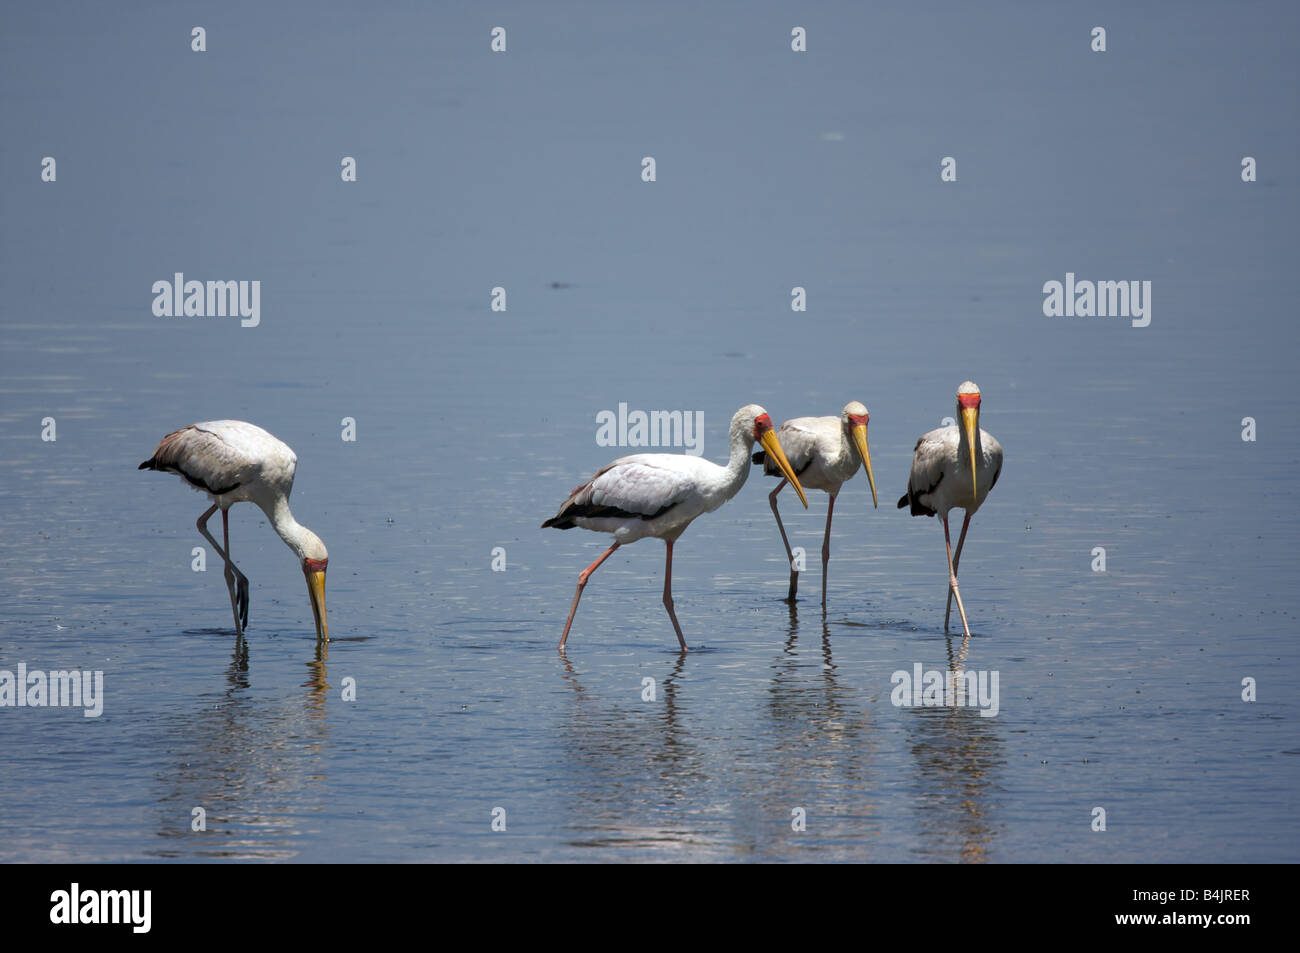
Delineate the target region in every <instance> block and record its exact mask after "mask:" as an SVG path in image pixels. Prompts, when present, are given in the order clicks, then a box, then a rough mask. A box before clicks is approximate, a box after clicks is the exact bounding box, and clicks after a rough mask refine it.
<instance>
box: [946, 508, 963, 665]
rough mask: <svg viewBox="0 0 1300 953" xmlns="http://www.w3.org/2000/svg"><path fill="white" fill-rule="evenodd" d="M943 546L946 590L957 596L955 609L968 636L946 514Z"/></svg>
mask: <svg viewBox="0 0 1300 953" xmlns="http://www.w3.org/2000/svg"><path fill="white" fill-rule="evenodd" d="M943 546H944V549H945V550H947V552H948V591H949V592H951V593H952V594H953V595H954V596H956V597H957V611H958V612H960V613H961V627H962V629H963V630H965V632H966V638H968V639H969V638H970V626H969V625H967V624H966V607H965V606H963V605H962V604H961V593H960V592H958V591H957V572H956V570H954V569H953V568H952V538H951V537H950V536H949V535H948V514H946V513H945V514H944V515H943ZM944 631H947V630H946V629H945V630H944Z"/></svg>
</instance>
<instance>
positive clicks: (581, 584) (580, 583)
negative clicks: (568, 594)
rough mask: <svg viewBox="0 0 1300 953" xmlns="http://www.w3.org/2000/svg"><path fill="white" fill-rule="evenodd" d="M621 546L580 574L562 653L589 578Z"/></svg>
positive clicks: (606, 551)
mask: <svg viewBox="0 0 1300 953" xmlns="http://www.w3.org/2000/svg"><path fill="white" fill-rule="evenodd" d="M618 547H619V544H618V543H615V544H614V545H613V546H611V547H609V549H607V550H605V552H604V553H603V554H602V555H601V557H600V558H599V559H597V560H596V561H595V562H594V563H592V564H591V565H590V566H588V567H587V568H586V569H584V570H583V571H582V572H580V573H578V591H577V592H575V593H574V594H573V607H572V608H570V609H569V621H568V622H566V623H564V635H562V636H561V637H560V646H559V648H560V651H561V652H563V651H564V643H565V642H567V641H568V640H569V626H571V625H573V617H574V615H575V614H577V611H578V600H579V599H581V598H582V590H583V588H585V587H586V585H587V577H588V576H590V575H591V574H592V573H593V572H595V571H596V568H597V567H598V566H599V565H600V564H601V563H603V562H604V561H605V560H606V559H608V558H609V557H610V556H611V555H613V553H614V550H616V549H618Z"/></svg>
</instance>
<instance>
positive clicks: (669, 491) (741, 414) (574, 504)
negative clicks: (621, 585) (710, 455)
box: [542, 404, 808, 650]
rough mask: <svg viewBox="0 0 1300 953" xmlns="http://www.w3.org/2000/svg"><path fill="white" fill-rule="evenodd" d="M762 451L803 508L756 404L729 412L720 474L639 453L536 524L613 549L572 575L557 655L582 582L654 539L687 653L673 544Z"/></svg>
mask: <svg viewBox="0 0 1300 953" xmlns="http://www.w3.org/2000/svg"><path fill="white" fill-rule="evenodd" d="M756 441H757V442H760V443H762V445H763V447H764V448H765V449H766V450H767V452H768V453H769V454H771V455H772V457H773V458H774V459H775V460H777V461H778V465H781V464H784V472H785V473H786V474H787V477H788V479H789V480H790V481H791V482H792V483H793V484H794V485H795V487H796V489H797V490H798V493H799V496H800V498H801V499H802V500H803V501H804V505H805V506H807V505H808V501H807V497H806V496H805V495H804V492H803V488H802V487H800V486H799V481H798V479H796V477H795V475H794V473H793V472H792V471H791V470H790V466H789V464H788V463H786V462H785V454H784V453H783V452H782V450H781V445H780V443H779V441H778V440H777V438H776V435H775V433H774V432H773V430H772V419H771V418H770V417H769V416H768V415H767V412H766V411H765V410H763V408H762V407H759V406H758V405H757V404H749V405H748V406H745V407H742V408H740V410H738V411H736V414H735V416H734V417H732V418H731V431H730V445H731V454H730V458H729V459H728V461H727V465H726V466H725V467H723V466H718V464H716V463H711V462H709V461H708V460H704V459H701V458H700V457H693V456H687V455H684V454H671V453H638V454H634V455H633V456H628V457H621V458H620V459H618V460H615V461H614V462H613V463H611V464H609V465H608V466H606V467H603V468H602V469H601V470H599V471H597V473H596V475H595V476H593V477H592V478H591V479H590V480H588V481H587V482H586V483H584V484H582V485H581V486H579V487H576V488H575V489H574V490H573V492H572V493H570V494H569V498H568V499H567V500H565V502H564V505H562V506H561V507H560V511H559V512H558V513H557V514H556V515H555V516H553V517H552V518H551V519H549V520H547V521H546V522H545V523H543V524H542V527H543V528H546V527H554V528H556V529H572V528H573V527H575V526H578V527H581V528H582V529H590V530H595V531H597V532H601V533H611V534H613V536H614V544H613V545H612V546H610V547H609V549H607V550H606V551H605V552H604V554H602V555H601V557H600V558H599V559H597V560H596V561H595V562H594V563H592V564H591V565H590V566H588V567H587V568H586V569H585V570H583V571H582V572H581V573H580V574H579V575H578V588H577V591H576V592H575V593H574V596H573V606H572V608H570V610H569V619H568V621H567V622H566V623H565V625H564V635H563V636H562V637H561V638H560V645H559V647H560V649H561V650H563V649H564V644H565V642H566V641H568V638H569V628H570V627H571V626H572V625H573V617H574V615H575V613H577V611H578V600H579V599H580V598H581V597H582V590H583V588H584V587H585V586H586V584H587V578H588V577H589V576H590V575H591V574H592V573H593V572H595V570H596V568H597V567H598V566H599V565H600V564H601V563H603V562H604V561H605V560H606V559H608V558H609V556H610V555H611V554H612V553H613V552H614V550H616V549H618V547H619V546H621V545H623V544H625V543H632V542H635V541H636V540H638V539H643V538H644V537H646V536H656V537H658V538H660V539H662V540H663V541H664V543H665V544H666V546H667V556H666V562H665V565H664V599H663V602H664V608H665V609H667V610H668V617H669V618H670V619H671V620H672V623H673V629H674V630H675V631H676V632H677V641H678V643H679V644H680V645H681V647H682V649H683V650H685V649H686V639H685V638H684V637H683V636H682V628H681V626H680V625H679V624H678V622H677V614H676V613H675V612H674V611H673V600H672V569H673V543H674V542H676V540H677V538H678V537H679V536H681V535H682V533H683V532H684V531H685V529H686V527H687V526H689V525H690V523H691V521H692V520H694V519H695V518H696V517H697V516H699V515H700V514H702V513H710V512H712V511H713V510H716V509H717V508H718V507H720V506H721V505H722V504H723V503H725V502H726V501H727V500H729V499H731V498H732V497H733V496H735V495H736V493H738V492H739V491H740V488H741V487H742V486H744V485H745V480H746V478H747V477H748V476H749V465H750V461H749V453H750V450H752V449H753V446H754V443H755V442H756Z"/></svg>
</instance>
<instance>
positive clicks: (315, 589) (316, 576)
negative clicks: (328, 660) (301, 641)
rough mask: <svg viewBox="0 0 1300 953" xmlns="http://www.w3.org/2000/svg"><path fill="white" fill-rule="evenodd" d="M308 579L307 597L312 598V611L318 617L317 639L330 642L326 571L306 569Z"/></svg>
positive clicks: (304, 571)
mask: <svg viewBox="0 0 1300 953" xmlns="http://www.w3.org/2000/svg"><path fill="white" fill-rule="evenodd" d="M303 575H304V576H306V577H307V595H308V596H310V597H311V611H312V614H313V615H315V616H316V638H317V639H319V640H320V641H322V642H328V641H329V638H330V629H329V625H328V624H327V623H326V621H325V570H324V569H304V570H303Z"/></svg>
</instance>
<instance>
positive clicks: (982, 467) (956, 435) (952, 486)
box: [898, 381, 1002, 638]
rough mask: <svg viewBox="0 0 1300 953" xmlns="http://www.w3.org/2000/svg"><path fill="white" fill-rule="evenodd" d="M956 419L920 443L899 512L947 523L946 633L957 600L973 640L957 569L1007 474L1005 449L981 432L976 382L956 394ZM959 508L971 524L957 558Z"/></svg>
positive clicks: (964, 627) (964, 525)
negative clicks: (954, 516)
mask: <svg viewBox="0 0 1300 953" xmlns="http://www.w3.org/2000/svg"><path fill="white" fill-rule="evenodd" d="M957 418H958V420H959V421H960V425H958V426H954V427H940V428H938V429H937V430H931V431H930V432H929V433H927V434H925V435H924V436H923V437H921V439H920V440H918V441H917V442H916V451H915V452H914V453H913V455H912V472H911V474H910V475H909V476H908V478H907V492H906V493H904V494H903V497H902V499H900V500H899V501H898V508H899V509H900V510H901V509H902V508H903V507H905V506H908V505H910V506H911V507H912V515H913V516H938V517H939V519H940V520H942V521H943V542H944V546H945V547H946V548H947V551H948V608H947V609H946V610H945V611H944V614H943V630H944V631H945V632H947V631H948V619H949V616H950V615H951V613H952V600H953V598H954V597H956V599H957V611H958V612H960V613H961V627H962V630H963V631H964V632H965V633H966V638H970V626H969V625H968V624H967V622H966V608H965V607H964V606H963V605H962V603H961V592H959V591H958V589H957V566H958V564H959V563H960V562H961V548H962V546H963V545H964V544H965V542H966V529H967V527H969V526H970V518H971V517H972V516H974V515H975V511H976V510H977V509H979V508H980V504H981V503H983V502H984V498H985V497H987V496H988V495H989V490H991V489H993V487H994V486H995V485H996V484H997V482H998V475H999V474H1001V473H1002V445H1001V444H1000V443H998V442H997V440H995V439H994V438H993V435H992V434H991V433H989V432H988V431H987V430H980V389H979V388H978V387H976V386H975V384H974V382H973V381H966V382H965V383H964V384H962V385H961V386H960V387H958V388H957ZM957 506H960V507H962V508H963V509H965V511H966V518H965V519H964V520H963V521H962V524H961V536H959V537H958V539H957V555H956V557H954V556H953V554H952V540H951V537H950V536H949V534H948V511H949V510H950V509H952V508H953V507H957Z"/></svg>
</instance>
